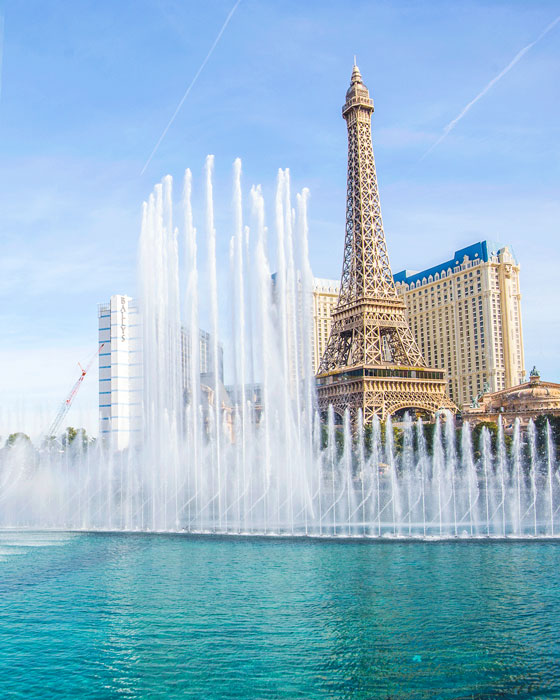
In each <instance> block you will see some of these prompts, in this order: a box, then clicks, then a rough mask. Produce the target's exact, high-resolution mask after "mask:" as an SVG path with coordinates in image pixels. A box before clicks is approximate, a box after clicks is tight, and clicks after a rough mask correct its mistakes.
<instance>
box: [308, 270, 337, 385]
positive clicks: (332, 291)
mask: <svg viewBox="0 0 560 700" xmlns="http://www.w3.org/2000/svg"><path fill="white" fill-rule="evenodd" d="M339 291H340V282H339V281H338V280H327V279H321V278H319V277H315V278H314V279H313V342H312V344H311V349H312V353H313V357H312V361H313V372H315V374H317V370H318V369H319V364H320V362H321V358H322V357H323V354H324V352H325V350H326V348H327V342H328V340H329V335H330V333H331V325H332V321H331V313H332V311H333V309H334V308H335V306H336V304H337V301H338V293H339Z"/></svg>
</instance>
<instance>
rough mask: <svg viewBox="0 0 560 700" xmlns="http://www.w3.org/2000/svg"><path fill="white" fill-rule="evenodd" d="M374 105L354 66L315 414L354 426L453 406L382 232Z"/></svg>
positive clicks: (345, 114)
mask: <svg viewBox="0 0 560 700" xmlns="http://www.w3.org/2000/svg"><path fill="white" fill-rule="evenodd" d="M372 112H373V100H372V99H371V98H370V96H369V91H368V89H367V87H366V86H365V85H364V83H363V81H362V76H361V74H360V71H359V69H358V67H357V66H356V65H354V69H353V71H352V78H351V83H350V88H349V89H348V92H347V93H346V103H345V105H344V107H343V108H342V116H343V117H344V119H345V120H346V123H347V127H348V186H347V195H346V236H345V240H344V259H343V263H342V278H341V282H340V295H339V298H338V303H337V306H336V308H335V310H334V311H333V313H332V328H331V334H330V337H329V341H328V344H327V348H326V350H325V354H324V355H323V357H322V359H321V364H320V366H319V370H318V372H317V378H316V382H317V395H318V401H319V410H320V411H321V412H322V413H323V412H326V411H327V410H328V407H329V406H331V405H332V407H333V409H334V411H335V413H337V414H338V415H339V416H343V415H344V412H345V410H346V409H348V410H349V412H350V418H351V421H352V423H353V424H354V425H355V424H356V420H357V416H358V411H359V410H361V411H362V416H363V420H364V424H368V423H371V421H372V419H373V417H374V416H375V415H377V416H378V417H379V419H380V420H381V421H384V420H385V419H386V418H387V417H388V416H389V415H392V414H394V413H396V412H398V411H400V410H402V409H419V410H421V411H422V412H427V413H429V414H434V413H435V412H436V411H438V410H439V409H444V408H445V409H450V410H452V411H456V410H457V408H456V407H455V405H454V404H453V403H452V402H451V400H450V399H449V398H448V397H447V396H446V393H445V385H446V381H445V372H444V370H442V369H436V368H433V367H427V366H426V363H425V361H424V358H423V357H422V353H421V352H420V350H419V348H418V346H417V344H416V341H415V340H414V337H413V335H412V332H411V330H410V328H409V327H408V323H407V320H406V316H405V304H404V301H403V300H402V299H401V297H399V295H398V294H397V291H396V288H395V284H394V282H393V275H392V273H391V266H390V264H389V256H388V254H387V244H386V243H385V234H384V232H383V221H382V219H381V206H380V203H379V191H378V188H377V176H376V173H375V161H374V158H373V147H372V142H371V114H372Z"/></svg>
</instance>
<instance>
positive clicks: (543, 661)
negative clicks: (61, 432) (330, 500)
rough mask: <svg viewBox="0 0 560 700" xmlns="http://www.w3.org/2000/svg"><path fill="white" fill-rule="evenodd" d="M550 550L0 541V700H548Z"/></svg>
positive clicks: (81, 538)
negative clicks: (440, 699) (45, 699)
mask: <svg viewBox="0 0 560 700" xmlns="http://www.w3.org/2000/svg"><path fill="white" fill-rule="evenodd" d="M559 564H560V545H559V544H557V543H554V542H546V541H545V542H542V541H541V542H536V541H535V542H483V541H481V542H466V541H465V542H442V543H436V542H425V543H422V542H412V543H406V542H399V543H371V542H369V543H360V542H350V543H349V542H315V541H305V540H298V541H293V540H285V541H277V540H264V539H260V540H258V539H253V540H242V539H231V538H216V539H211V538H208V539H204V538H198V539H196V538H190V537H185V536H180V535H177V536H167V535H113V534H60V533H47V534H45V533H19V532H3V533H0V698H2V699H3V698H19V697H21V698H57V699H59V698H103V699H105V698H203V699H209V698H219V699H222V698H224V699H225V698H235V699H243V698H309V699H312V698H367V699H368V700H369V699H370V698H383V699H386V698H399V699H400V698H414V699H415V700H416V699H418V698H509V697H517V698H556V697H558V698H560V585H559V583H560V582H559V578H560V574H559V571H560V568H559Z"/></svg>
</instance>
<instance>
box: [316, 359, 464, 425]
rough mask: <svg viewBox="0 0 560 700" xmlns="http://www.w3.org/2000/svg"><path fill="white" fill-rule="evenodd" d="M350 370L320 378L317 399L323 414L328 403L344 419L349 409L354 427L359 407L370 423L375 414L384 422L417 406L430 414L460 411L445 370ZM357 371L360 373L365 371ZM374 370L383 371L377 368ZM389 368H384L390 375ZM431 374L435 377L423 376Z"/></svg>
mask: <svg viewBox="0 0 560 700" xmlns="http://www.w3.org/2000/svg"><path fill="white" fill-rule="evenodd" d="M351 371H352V370H350V371H347V372H343V373H329V374H324V375H319V376H318V377H317V398H318V404H319V411H320V413H321V414H323V415H324V414H326V413H327V411H328V409H329V406H332V407H333V410H334V412H335V413H336V414H338V415H339V416H340V417H341V418H342V417H344V413H345V412H346V410H348V412H349V414H350V421H351V423H352V425H354V426H355V425H356V421H357V418H358V411H359V410H360V409H361V411H362V416H363V421H364V425H369V424H371V422H372V421H373V418H374V416H377V417H378V418H379V420H380V421H381V422H384V421H386V420H387V418H388V417H389V416H392V415H393V414H395V413H397V412H398V411H401V410H405V409H411V411H412V410H415V409H416V410H420V411H424V412H426V413H428V414H430V415H435V414H436V412H437V411H440V410H442V409H448V410H450V411H453V412H454V411H456V410H457V409H456V407H455V405H454V404H453V402H452V401H451V400H450V399H449V398H447V396H446V394H445V379H444V377H443V372H438V371H437V370H425V369H418V370H410V369H401V370H396V372H399V373H401V374H410V375H420V376H418V377H417V376H404V377H403V376H386V377H364V376H362V377H352V376H348V375H349V374H350V372H351ZM355 371H359V372H360V373H361V372H362V371H363V370H362V369H360V370H355ZM365 371H367V370H365ZM372 371H376V372H379V371H380V370H379V368H375V370H372ZM389 371H390V370H385V372H386V373H387V374H389ZM393 373H394V372H391V374H393ZM428 373H429V374H430V375H434V376H433V377H432V376H430V377H425V376H423V375H425V374H428ZM345 375H346V376H345ZM437 375H439V376H437Z"/></svg>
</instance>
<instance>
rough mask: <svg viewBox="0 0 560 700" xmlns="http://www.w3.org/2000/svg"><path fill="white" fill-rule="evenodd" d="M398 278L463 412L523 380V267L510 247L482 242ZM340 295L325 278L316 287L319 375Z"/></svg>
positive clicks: (423, 343)
mask: <svg viewBox="0 0 560 700" xmlns="http://www.w3.org/2000/svg"><path fill="white" fill-rule="evenodd" d="M393 277H394V280H395V284H396V287H397V291H398V293H399V294H401V295H402V297H403V299H404V301H405V304H406V314H407V319H408V323H409V325H410V328H411V330H412V332H413V334H414V337H415V339H416V342H417V343H418V346H419V347H420V350H421V351H422V354H423V356H424V359H425V361H426V362H427V363H428V365H429V366H431V367H437V368H440V369H445V370H446V371H447V382H448V392H449V396H450V397H451V398H452V399H453V401H454V402H455V403H456V404H457V405H458V406H459V407H462V406H468V405H470V403H471V401H472V398H473V397H475V396H477V395H479V394H481V393H483V392H484V391H485V390H487V391H491V392H495V391H500V390H501V389H507V388H509V387H512V386H516V385H517V384H521V383H522V382H523V381H524V379H525V360H524V354H523V333H522V325H521V293H520V287H519V264H518V262H517V260H516V258H515V255H514V254H513V251H512V249H511V248H510V247H509V246H507V245H506V246H500V245H498V244H496V243H493V242H491V241H481V242H479V243H475V244H473V245H471V246H468V247H466V248H463V249H461V250H458V251H456V252H455V255H454V256H453V258H451V259H450V260H447V261H446V262H443V263H441V264H439V265H436V266H434V267H432V268H429V269H427V270H424V271H422V272H416V271H411V270H403V271H402V272H399V273H397V274H395V275H394V276H393ZM339 288H340V285H339V282H338V281H336V280H325V279H316V280H315V284H314V286H313V318H314V343H313V350H314V356H313V362H314V368H315V371H317V368H318V366H319V362H320V359H321V356H322V353H323V352H324V349H325V347H326V343H327V341H328V336H329V333H330V327H331V320H330V314H331V311H332V309H333V308H334V307H335V306H336V303H337V299H338V290H339Z"/></svg>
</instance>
